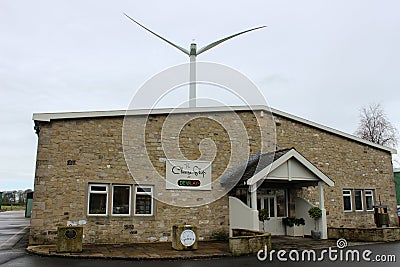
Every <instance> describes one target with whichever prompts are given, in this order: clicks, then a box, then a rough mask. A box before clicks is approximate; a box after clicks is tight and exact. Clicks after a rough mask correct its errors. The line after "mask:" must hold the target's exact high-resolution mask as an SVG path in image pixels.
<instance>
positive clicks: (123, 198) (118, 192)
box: [113, 185, 131, 214]
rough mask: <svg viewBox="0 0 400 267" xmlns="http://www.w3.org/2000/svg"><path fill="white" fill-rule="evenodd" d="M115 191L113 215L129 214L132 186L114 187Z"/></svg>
mask: <svg viewBox="0 0 400 267" xmlns="http://www.w3.org/2000/svg"><path fill="white" fill-rule="evenodd" d="M113 190H114V192H113V214H129V213H130V212H129V210H130V208H129V197H130V193H131V191H130V186H129V185H127V186H114V187H113Z"/></svg>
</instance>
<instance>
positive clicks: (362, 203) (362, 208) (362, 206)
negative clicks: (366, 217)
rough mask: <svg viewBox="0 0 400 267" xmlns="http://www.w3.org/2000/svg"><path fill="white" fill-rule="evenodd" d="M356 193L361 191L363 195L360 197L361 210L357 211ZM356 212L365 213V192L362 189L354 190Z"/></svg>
mask: <svg viewBox="0 0 400 267" xmlns="http://www.w3.org/2000/svg"><path fill="white" fill-rule="evenodd" d="M356 191H360V193H361V196H360V198H361V209H360V210H358V209H357V205H356ZM354 210H355V211H364V190H362V189H354Z"/></svg>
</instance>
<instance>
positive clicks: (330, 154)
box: [30, 112, 398, 244]
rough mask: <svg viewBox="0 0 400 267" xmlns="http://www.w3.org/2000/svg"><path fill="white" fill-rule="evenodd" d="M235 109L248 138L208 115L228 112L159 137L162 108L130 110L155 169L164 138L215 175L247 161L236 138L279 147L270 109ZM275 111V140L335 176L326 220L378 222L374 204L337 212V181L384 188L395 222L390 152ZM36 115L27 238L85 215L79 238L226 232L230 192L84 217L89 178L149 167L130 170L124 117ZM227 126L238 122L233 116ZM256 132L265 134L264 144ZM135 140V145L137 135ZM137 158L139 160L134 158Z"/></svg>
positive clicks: (314, 196) (45, 238) (126, 179)
mask: <svg viewBox="0 0 400 267" xmlns="http://www.w3.org/2000/svg"><path fill="white" fill-rule="evenodd" d="M237 114H238V116H239V117H240V120H241V121H242V122H243V124H244V127H245V128H246V130H247V137H246V139H247V140H242V139H240V134H239V133H238V134H237V135H233V136H230V135H229V134H227V131H226V129H224V127H222V126H221V125H220V124H218V123H216V122H215V120H213V119H210V118H208V117H207V116H209V117H210V116H218V117H219V119H220V120H222V121H229V120H230V119H231V114H230V113H228V112H220V113H218V114H217V113H213V114H202V116H201V118H197V119H194V120H192V121H190V122H189V123H186V124H184V125H178V126H179V127H180V128H179V129H180V132H179V135H178V136H176V135H173V134H171V135H168V132H167V133H166V135H165V133H164V136H163V133H162V127H163V124H164V122H165V118H166V115H151V116H150V117H149V118H148V119H146V118H143V117H140V116H137V117H133V118H132V119H133V120H136V119H137V120H138V121H140V120H141V121H143V120H144V121H146V122H147V124H146V127H145V129H143V127H138V129H133V130H136V131H137V136H138V138H140V136H141V133H143V132H145V137H146V143H145V146H146V150H147V151H148V155H149V158H150V161H151V163H152V165H153V166H154V167H155V170H156V172H157V173H158V174H159V175H160V176H162V175H164V174H165V162H163V161H162V160H161V159H162V158H165V157H166V155H165V154H164V151H163V148H162V146H161V141H162V138H165V139H168V140H173V139H178V140H179V149H180V152H181V153H182V154H183V155H184V156H186V157H188V158H190V159H210V158H212V157H215V159H214V160H212V161H213V165H212V168H213V176H212V179H213V181H215V180H216V179H218V178H219V176H220V175H221V174H223V173H224V172H226V171H227V170H229V167H228V166H227V164H228V162H229V161H233V162H235V163H239V162H243V161H245V160H246V158H235V155H233V153H232V147H233V144H237V145H242V144H243V150H246V151H248V152H249V153H248V154H249V155H253V154H255V153H257V152H259V151H260V150H261V149H262V150H263V151H270V150H271V149H275V142H274V141H275V132H274V129H273V127H270V126H271V121H269V119H268V116H265V117H264V116H262V114H261V113H260V112H257V113H256V116H254V115H253V114H252V113H250V112H238V113H237ZM174 116H175V118H176V122H177V123H178V122H179V123H180V122H181V121H182V120H183V121H184V116H185V114H180V115H179V114H177V115H174ZM277 118H278V119H279V121H280V123H279V125H278V126H277V127H276V140H277V144H276V148H277V149H282V148H289V147H295V148H296V150H297V151H298V152H300V153H301V154H302V155H303V156H305V157H306V158H307V159H308V160H309V161H310V162H311V163H312V164H314V165H315V166H316V167H317V168H319V169H320V170H321V171H322V172H324V173H325V174H326V175H327V176H328V177H329V178H330V179H331V180H333V181H334V182H335V186H334V187H332V188H327V187H325V207H326V210H327V221H328V226H331V227H342V226H344V227H372V226H374V222H373V213H372V212H346V213H344V212H343V200H342V189H343V188H346V189H348V188H356V189H374V190H375V196H376V197H375V201H376V200H377V199H378V196H380V198H381V201H382V204H384V205H388V206H389V211H388V212H389V214H390V220H391V225H398V220H397V215H396V210H395V208H396V198H395V189H394V182H393V172H392V165H391V155H390V153H389V152H385V151H382V150H379V149H376V148H372V147H369V146H367V145H364V144H361V143H358V142H355V141H352V140H349V139H346V138H343V137H339V136H336V135H334V134H330V133H327V132H324V131H322V130H319V129H316V128H313V127H310V126H306V125H304V124H301V123H298V122H295V121H292V120H289V119H286V118H284V117H279V116H277ZM37 123H38V125H39V128H40V133H39V138H38V150H37V165H36V175H35V184H34V185H35V195H34V201H33V208H32V217H31V234H30V243H31V244H42V243H54V242H55V238H56V235H57V231H56V230H57V227H58V226H66V225H67V221H72V222H78V221H79V220H86V225H85V226H84V235H85V238H84V242H85V243H129V242H154V241H171V228H172V225H174V224H186V223H188V224H193V225H196V226H197V227H198V233H199V237H200V239H201V240H208V239H212V238H213V237H214V236H216V235H220V234H221V232H222V233H227V232H228V229H229V225H228V224H229V222H228V220H229V219H228V218H229V216H228V212H229V207H228V197H227V196H223V197H221V198H219V199H218V200H217V201H215V202H212V203H208V204H205V205H201V206H197V207H189V208H183V207H178V206H172V205H169V204H165V203H163V202H160V201H156V203H155V213H154V216H150V217H137V216H133V215H131V216H127V217H115V216H103V217H94V216H88V215H87V202H88V193H87V189H88V184H89V183H109V184H130V185H134V184H135V183H136V180H135V179H133V178H134V177H135V178H136V179H139V178H143V179H146V177H148V176H149V172H148V170H146V169H140V168H139V169H137V170H135V171H134V173H133V176H134V177H132V175H131V174H130V172H129V170H128V168H127V165H126V161H125V158H124V153H123V152H124V151H123V150H124V148H123V137H122V133H121V131H122V126H123V117H108V118H107V117H103V118H82V119H62V120H52V121H51V122H37ZM139 124H140V123H139ZM139 124H138V125H139ZM231 124H232V123H231ZM231 126H232V127H235V126H236V125H235V123H233V124H232V125H231ZM259 126H260V127H259ZM142 135H143V134H142ZM261 138H263V139H264V142H260V140H261ZM205 139H208V140H211V147H213V146H214V147H215V148H217V150H216V154H215V155H214V154H212V153H211V154H208V148H209V147H210V144H209V143H207V142H208V141H207V142H206V143H205V144H203V141H202V140H205ZM129 142H131V141H129ZM129 142H128V143H129ZM132 142H133V145H137V144H136V143H135V141H134V140H133V141H132ZM213 144H214V145H213ZM137 160H142V159H141V158H140V157H137ZM69 164H71V165H69ZM156 189H157V188H156ZM298 195H299V196H301V197H303V198H305V199H307V200H308V201H310V202H311V203H313V204H317V203H316V202H317V201H318V192H317V190H316V188H312V187H310V188H307V189H304V190H302V191H301V192H300V193H298ZM132 205H133V204H132ZM132 213H133V211H132ZM109 214H110V213H109Z"/></svg>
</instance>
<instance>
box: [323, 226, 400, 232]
mask: <svg viewBox="0 0 400 267" xmlns="http://www.w3.org/2000/svg"><path fill="white" fill-rule="evenodd" d="M328 229H335V230H340V229H342V230H363V231H364V230H371V231H372V230H373V231H376V230H385V229H387V230H393V229H400V227H397V226H389V227H372V228H371V227H368V228H367V227H328Z"/></svg>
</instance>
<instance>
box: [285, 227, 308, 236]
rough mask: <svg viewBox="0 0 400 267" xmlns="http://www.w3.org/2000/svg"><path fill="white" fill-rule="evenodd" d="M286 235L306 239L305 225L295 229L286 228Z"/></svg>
mask: <svg viewBox="0 0 400 267" xmlns="http://www.w3.org/2000/svg"><path fill="white" fill-rule="evenodd" d="M286 235H288V236H302V237H304V225H299V226H297V225H295V226H293V227H289V226H286Z"/></svg>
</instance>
